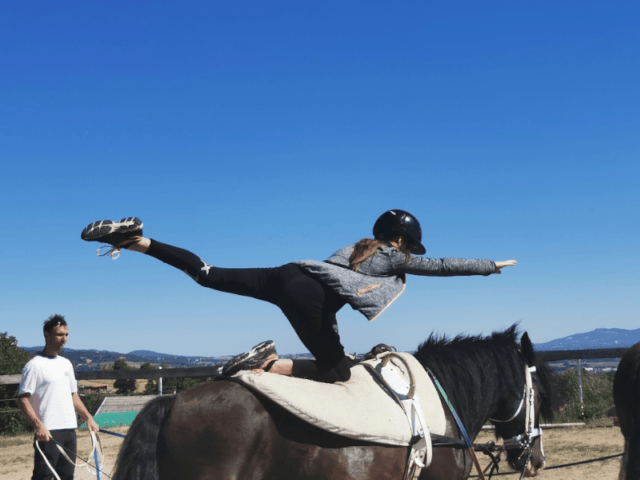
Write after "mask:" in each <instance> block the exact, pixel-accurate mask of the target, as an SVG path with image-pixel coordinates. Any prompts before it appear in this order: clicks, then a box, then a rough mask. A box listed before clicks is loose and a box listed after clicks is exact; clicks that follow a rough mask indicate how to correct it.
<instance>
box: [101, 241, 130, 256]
mask: <svg viewBox="0 0 640 480" xmlns="http://www.w3.org/2000/svg"><path fill="white" fill-rule="evenodd" d="M136 242H137V240H133V239H129V240H125V241H124V242H122V243H121V244H120V245H103V246H101V247H100V248H98V249H97V250H96V255H97V256H98V257H106V256H107V255H109V256H110V257H111V260H117V259H118V258H119V257H120V249H121V248H124V249H126V248H127V246H128V245H131V244H132V243H136ZM104 248H108V250H107V251H106V252H104V253H100V250H102V249H104Z"/></svg>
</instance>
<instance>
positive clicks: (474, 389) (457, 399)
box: [437, 360, 501, 437]
mask: <svg viewBox="0 0 640 480" xmlns="http://www.w3.org/2000/svg"><path fill="white" fill-rule="evenodd" d="M466 363H467V365H466V367H467V368H466V369H465V372H464V375H465V378H464V379H461V378H459V375H456V374H455V373H453V369H447V368H446V366H441V367H440V368H438V369H437V370H439V371H441V372H442V374H441V377H442V378H438V380H439V381H440V383H441V384H442V386H443V388H444V389H445V392H446V393H447V395H448V396H449V399H450V400H451V402H452V403H453V405H454V406H455V409H456V411H457V413H458V415H459V416H460V418H461V420H462V422H463V424H464V426H465V428H466V429H467V431H468V433H469V435H471V436H472V437H475V436H476V435H477V434H478V432H479V431H480V429H481V428H482V425H484V423H485V422H486V421H487V420H488V419H489V417H490V416H491V413H492V411H493V409H494V408H495V404H496V403H497V402H498V398H499V395H500V392H499V389H500V386H501V381H500V368H501V366H500V365H497V364H496V365H487V364H486V363H484V364H482V365H479V364H478V363H477V362H474V361H470V360H469V361H468V362H466Z"/></svg>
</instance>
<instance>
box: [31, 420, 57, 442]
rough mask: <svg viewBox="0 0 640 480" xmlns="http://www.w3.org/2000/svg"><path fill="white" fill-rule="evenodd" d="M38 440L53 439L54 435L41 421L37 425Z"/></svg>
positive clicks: (46, 440)
mask: <svg viewBox="0 0 640 480" xmlns="http://www.w3.org/2000/svg"><path fill="white" fill-rule="evenodd" d="M35 433H36V440H37V441H39V442H48V441H49V440H51V439H52V438H53V437H52V436H51V432H49V430H47V429H46V428H45V426H44V425H42V423H40V424H39V425H38V426H37V427H36V432H35Z"/></svg>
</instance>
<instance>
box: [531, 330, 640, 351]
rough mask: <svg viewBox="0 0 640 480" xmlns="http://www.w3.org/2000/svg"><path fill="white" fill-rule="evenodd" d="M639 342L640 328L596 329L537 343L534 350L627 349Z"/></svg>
mask: <svg viewBox="0 0 640 480" xmlns="http://www.w3.org/2000/svg"><path fill="white" fill-rule="evenodd" d="M637 342H640V328H638V329H636V330H624V329H622V328H596V329H595V330H593V331H592V332H587V333H576V334H574V335H569V336H568V337H564V338H559V339H557V340H551V341H550V342H546V343H537V344H536V345H535V348H536V350H540V351H544V350H587V349H596V348H628V347H630V346H631V345H633V344H635V343H637Z"/></svg>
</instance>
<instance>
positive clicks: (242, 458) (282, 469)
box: [113, 325, 552, 480]
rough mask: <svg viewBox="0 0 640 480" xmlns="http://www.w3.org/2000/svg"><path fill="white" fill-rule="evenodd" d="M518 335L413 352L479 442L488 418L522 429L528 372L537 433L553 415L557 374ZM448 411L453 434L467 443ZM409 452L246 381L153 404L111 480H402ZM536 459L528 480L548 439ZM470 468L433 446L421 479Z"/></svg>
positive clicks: (464, 473) (506, 428) (461, 457)
mask: <svg viewBox="0 0 640 480" xmlns="http://www.w3.org/2000/svg"><path fill="white" fill-rule="evenodd" d="M517 336H518V333H517V331H516V325H514V326H512V327H511V328H509V329H508V330H506V331H504V332H500V333H494V334H493V335H492V336H491V337H487V338H481V337H456V338H455V339H453V340H449V339H446V338H437V337H434V336H433V335H432V336H431V337H430V338H429V339H428V340H427V341H426V342H425V343H423V344H422V345H421V346H420V347H419V348H418V351H417V352H416V353H415V357H416V358H417V359H418V361H419V362H420V363H421V364H422V365H423V366H425V367H428V368H429V369H430V370H431V371H432V372H433V373H434V374H435V376H436V378H438V379H439V381H440V383H441V384H442V386H443V387H444V390H445V392H446V393H447V395H448V397H449V400H450V401H451V403H452V404H453V406H454V408H455V410H456V411H457V413H458V415H459V416H460V418H461V420H462V422H463V425H464V426H465V427H466V429H467V431H468V433H469V435H470V437H471V439H475V437H476V435H477V434H478V432H479V431H480V429H481V427H482V425H483V424H484V423H485V422H486V421H487V420H488V419H490V418H492V419H496V420H508V421H507V422H505V423H495V426H496V436H497V437H500V438H505V439H510V438H512V437H514V436H516V435H518V434H521V433H523V432H524V424H525V410H526V408H522V409H520V408H519V405H521V403H522V399H523V390H524V385H525V368H527V366H535V367H536V368H537V371H536V373H533V374H532V378H533V389H534V391H535V395H534V397H535V403H534V408H535V424H536V425H535V426H536V427H537V426H538V417H539V413H540V412H542V414H543V415H544V416H545V417H548V418H551V417H552V412H551V402H550V396H551V392H550V372H549V370H547V367H546V366H545V365H544V364H542V363H540V362H537V361H536V359H535V355H534V351H533V346H532V344H531V341H530V340H529V337H528V335H527V334H526V333H525V334H524V335H523V336H522V339H521V342H520V344H518V343H517ZM362 401H363V402H366V401H367V399H366V398H363V399H362ZM443 406H444V403H443ZM335 408H340V405H335ZM444 409H445V413H446V420H447V428H446V433H445V435H447V436H449V437H453V438H456V439H459V438H461V436H460V432H459V430H458V427H457V426H456V423H455V421H454V419H453V417H452V416H451V414H450V413H449V410H448V408H447V407H446V406H444ZM516 412H519V413H518V414H517V415H515V414H516ZM514 415H515V418H513V419H511V417H513V416H514ZM408 452H409V448H408V447H398V446H387V445H380V444H373V443H369V442H364V441H358V440H353V439H350V438H345V437H340V436H337V435H335V434H332V433H328V432H325V431H323V430H320V429H319V428H316V427H314V426H312V425H310V424H308V423H306V422H305V421H303V420H301V419H299V418H297V417H295V416H294V415H292V414H291V413H289V412H288V411H286V410H284V409H283V408H282V407H280V406H279V405H276V404H275V403H273V402H272V401H270V400H268V399H266V398H264V397H262V396H260V395H256V394H254V393H252V392H251V391H249V390H248V389H246V388H244V387H243V386H241V385H239V384H238V383H235V382H233V381H227V380H217V381H210V382H205V383H202V384H200V385H197V386H195V387H193V388H191V389H189V390H187V391H185V392H182V393H180V394H178V395H176V396H175V397H173V396H167V397H159V398H157V399H155V400H153V401H151V402H150V403H149V404H148V405H147V406H146V407H145V408H144V409H143V410H142V411H141V412H140V413H139V414H138V416H137V417H136V419H135V421H134V422H133V425H132V426H131V428H130V430H129V433H128V435H127V438H126V440H125V441H124V444H123V446H122V449H121V451H120V454H119V456H118V461H117V468H116V472H115V474H114V476H113V479H114V480H139V479H145V480H157V479H162V480H165V479H166V480H169V479H171V480H175V479H211V480H213V479H220V480H230V479H231V480H234V479H252V480H259V479H260V480H263V479H264V480H267V479H274V480H275V479H277V480H282V479H287V480H295V479H299V480H316V479H318V480H319V479H369V480H383V479H389V480H391V479H393V480H401V479H402V478H403V475H404V473H405V466H406V461H407V456H408ZM522 452H523V450H510V451H508V461H509V464H510V465H511V466H512V467H513V468H515V469H516V470H519V471H522V470H523V469H524V463H525V462H524V460H523V459H522V458H520V457H521V454H522ZM532 452H533V454H532V458H531V462H530V465H529V467H528V470H527V473H528V474H529V475H535V474H536V473H537V470H538V469H540V468H542V467H543V465H544V453H543V451H542V444H541V437H537V438H536V439H535V440H534V442H533V447H532ZM471 467H472V460H471V456H470V454H469V452H468V451H467V450H465V449H455V448H447V447H435V446H434V449H433V462H432V463H431V466H430V467H428V468H425V469H423V470H422V472H421V474H420V477H419V478H420V479H422V480H426V479H443V480H444V479H446V480H451V479H455V478H467V477H468V476H469V474H470V471H471Z"/></svg>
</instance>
